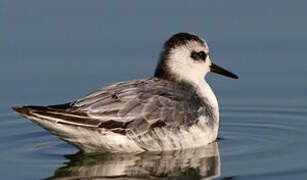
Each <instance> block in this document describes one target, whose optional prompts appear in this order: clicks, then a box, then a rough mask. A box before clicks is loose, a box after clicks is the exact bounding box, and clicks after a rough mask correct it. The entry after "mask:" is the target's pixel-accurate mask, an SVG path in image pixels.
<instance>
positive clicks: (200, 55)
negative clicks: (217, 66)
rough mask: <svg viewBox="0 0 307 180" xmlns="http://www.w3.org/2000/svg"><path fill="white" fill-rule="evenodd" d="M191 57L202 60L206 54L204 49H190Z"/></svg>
mask: <svg viewBox="0 0 307 180" xmlns="http://www.w3.org/2000/svg"><path fill="white" fill-rule="evenodd" d="M191 58H192V59H194V60H203V61H205V60H206V58H207V54H206V53H205V52H204V51H199V52H196V51H192V53H191Z"/></svg>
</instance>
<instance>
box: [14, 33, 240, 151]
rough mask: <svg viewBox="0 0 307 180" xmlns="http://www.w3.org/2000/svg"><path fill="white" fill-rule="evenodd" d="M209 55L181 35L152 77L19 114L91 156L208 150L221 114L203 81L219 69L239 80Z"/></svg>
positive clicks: (197, 41) (200, 42) (198, 42)
mask: <svg viewBox="0 0 307 180" xmlns="http://www.w3.org/2000/svg"><path fill="white" fill-rule="evenodd" d="M195 53H196V54H195ZM208 53H209V49H208V47H207V44H206V43H205V41H204V40H202V39H200V38H198V37H197V36H195V35H191V34H187V33H179V34H176V35H174V36H173V37H172V38H170V39H169V40H168V41H167V42H166V44H165V45H164V50H163V52H162V54H161V58H160V61H159V64H158V66H157V69H156V72H155V75H154V77H152V78H148V79H140V80H132V81H126V82H120V83H116V84H113V85H111V86H107V87H105V88H102V89H99V90H97V91H95V92H93V93H92V94H90V95H88V96H86V97H84V98H82V99H79V100H77V101H75V102H72V103H67V104H62V105H54V106H24V107H22V108H14V110H15V111H17V112H19V113H20V114H21V115H23V116H25V117H26V118H28V119H30V120H32V121H34V122H35V123H37V124H39V125H40V126H42V127H44V128H45V129H47V130H48V131H50V132H51V133H52V134H54V135H56V136H58V137H59V138H61V139H63V140H65V141H67V142H70V143H72V144H74V145H75V146H77V147H79V148H80V149H82V150H84V151H86V152H113V153H114V152H142V151H167V150H175V149H186V148H193V147H199V146H202V145H206V144H208V143H210V142H213V141H214V140H215V139H216V138H217V133H218V126H219V110H218V103H217V100H216V97H215V95H214V93H213V91H212V90H211V88H210V86H209V85H208V84H207V82H206V81H205V79H204V76H205V75H206V74H207V72H209V71H210V68H211V70H212V69H213V68H216V69H215V71H217V72H218V73H224V74H225V73H226V75H228V76H231V77H234V78H236V76H235V75H233V74H231V73H230V72H228V71H226V70H224V69H221V68H219V67H218V66H216V65H214V64H212V63H211V61H210V59H209V57H208V56H207V55H208ZM227 73H228V74H227Z"/></svg>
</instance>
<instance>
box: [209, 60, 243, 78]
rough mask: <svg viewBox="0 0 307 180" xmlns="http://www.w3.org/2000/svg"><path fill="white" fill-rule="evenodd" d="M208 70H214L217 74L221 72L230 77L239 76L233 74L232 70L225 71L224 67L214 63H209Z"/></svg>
mask: <svg viewBox="0 0 307 180" xmlns="http://www.w3.org/2000/svg"><path fill="white" fill-rule="evenodd" d="M210 71H211V72H215V73H217V74H221V75H224V76H227V77H230V78H234V79H238V78H239V77H238V76H237V75H235V74H233V73H232V72H229V71H227V70H226V69H223V68H221V67H219V66H217V65H215V64H213V63H212V64H211V66H210Z"/></svg>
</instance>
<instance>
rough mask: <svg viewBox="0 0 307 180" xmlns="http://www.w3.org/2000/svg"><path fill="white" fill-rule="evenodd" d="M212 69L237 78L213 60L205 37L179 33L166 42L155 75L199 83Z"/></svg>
mask: <svg viewBox="0 0 307 180" xmlns="http://www.w3.org/2000/svg"><path fill="white" fill-rule="evenodd" d="M210 71H212V72H216V73H219V74H223V75H226V76H228V77H232V78H237V76H236V75H234V74H232V73H231V72H229V71H226V70H225V69H222V68H220V67H218V66H216V65H215V64H213V63H212V62H211V60H210V58H209V48H208V45H207V43H206V41H205V40H204V39H202V38H199V37H198V36H196V35H193V34H188V33H178V34H175V35H173V36H172V37H171V38H170V39H169V40H168V41H166V43H165V44H164V48H163V51H162V53H161V57H160V61H159V64H158V66H157V69H156V71H155V75H154V76H155V77H159V78H163V79H168V80H173V81H186V82H194V83H196V84H199V83H200V82H201V81H204V77H205V76H206V74H207V73H208V72H210Z"/></svg>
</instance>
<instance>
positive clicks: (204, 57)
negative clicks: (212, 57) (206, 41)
mask: <svg viewBox="0 0 307 180" xmlns="http://www.w3.org/2000/svg"><path fill="white" fill-rule="evenodd" d="M198 55H199V57H200V58H201V59H202V60H206V58H207V55H206V53H205V52H204V51H200V52H199V53H198Z"/></svg>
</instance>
